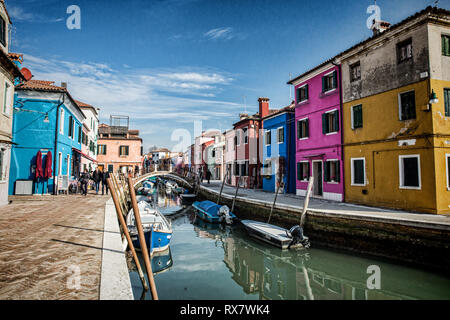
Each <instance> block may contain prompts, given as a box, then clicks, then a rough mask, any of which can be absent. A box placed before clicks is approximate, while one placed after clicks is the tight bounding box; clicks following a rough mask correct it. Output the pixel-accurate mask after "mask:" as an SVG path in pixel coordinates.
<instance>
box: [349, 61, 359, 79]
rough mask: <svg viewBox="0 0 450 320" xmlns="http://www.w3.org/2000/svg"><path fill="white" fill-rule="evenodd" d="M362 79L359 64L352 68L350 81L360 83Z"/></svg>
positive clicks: (353, 65)
mask: <svg viewBox="0 0 450 320" xmlns="http://www.w3.org/2000/svg"><path fill="white" fill-rule="evenodd" d="M360 79H361V63H360V62H357V63H355V64H352V65H351V66H350V81H351V82H353V81H358V80H360Z"/></svg>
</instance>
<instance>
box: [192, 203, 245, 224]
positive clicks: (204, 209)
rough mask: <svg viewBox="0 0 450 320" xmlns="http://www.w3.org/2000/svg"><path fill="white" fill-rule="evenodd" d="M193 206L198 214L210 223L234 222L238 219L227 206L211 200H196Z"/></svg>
mask: <svg viewBox="0 0 450 320" xmlns="http://www.w3.org/2000/svg"><path fill="white" fill-rule="evenodd" d="M192 206H193V207H194V208H195V209H196V214H197V216H198V217H199V218H200V219H203V220H205V221H207V222H210V223H224V222H225V223H227V224H232V223H233V222H234V220H236V219H237V217H236V216H235V215H234V214H233V213H232V212H230V209H229V208H228V207H227V206H221V205H219V204H217V203H214V202H212V201H209V200H205V201H202V202H199V201H196V202H194V204H193V205H192Z"/></svg>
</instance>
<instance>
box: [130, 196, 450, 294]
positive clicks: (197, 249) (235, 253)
mask: <svg viewBox="0 0 450 320" xmlns="http://www.w3.org/2000/svg"><path fill="white" fill-rule="evenodd" d="M156 195H157V199H155V200H156V201H157V202H156V203H158V206H160V208H161V210H167V211H168V212H172V214H171V216H170V217H169V219H171V221H172V227H173V230H174V234H173V238H172V240H171V250H170V251H169V254H170V258H168V257H166V258H163V257H158V259H159V261H160V264H161V265H164V263H167V261H169V260H170V261H171V263H170V266H169V267H167V268H165V269H164V270H165V271H164V272H161V273H157V274H156V276H155V281H156V284H157V288H158V295H159V297H160V299H223V300H225V299H236V300H242V299H262V300H266V299H268V300H312V299H314V300H326V299H334V300H379V299H388V300H396V299H450V279H449V278H448V277H446V276H443V275H440V274H436V273H433V272H428V271H426V270H420V269H416V268H411V267H406V266H402V265H397V264H393V263H389V262H385V261H379V260H375V259H374V258H367V257H364V256H360V255H356V254H349V253H341V252H336V251H333V250H328V249H327V250H324V249H318V248H314V247H313V248H311V249H308V250H305V249H296V250H290V251H281V250H280V249H278V248H274V247H271V246H268V245H266V244H264V243H261V242H258V241H257V240H255V239H253V238H250V237H249V236H248V235H247V234H246V232H245V230H244V228H243V227H242V226H241V225H239V224H237V225H233V226H224V225H218V224H210V223H207V222H205V221H203V220H201V219H197V218H196V215H195V214H194V211H193V210H191V207H183V206H182V205H181V202H180V201H179V200H177V198H178V197H176V196H175V195H173V196H170V195H167V194H165V193H162V192H157V193H156ZM172 256H173V260H172ZM154 259H155V258H154ZM164 259H166V260H164ZM167 259H169V260H167ZM153 263H154V262H153V261H152V264H153ZM371 265H377V266H379V267H380V269H381V289H380V290H369V289H368V288H367V284H366V282H367V279H368V278H369V276H370V274H368V273H367V268H368V267H369V266H371ZM155 270H156V268H155ZM130 276H131V279H132V283H133V290H134V293H135V297H136V298H137V299H138V298H139V297H140V296H141V293H142V289H141V288H142V287H141V286H140V283H139V278H138V277H137V274H134V275H133V274H131V275H130ZM138 288H139V289H138ZM145 298H146V299H149V298H151V297H149V296H146V297H145Z"/></svg>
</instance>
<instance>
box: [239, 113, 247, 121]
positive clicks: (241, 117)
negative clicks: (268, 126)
mask: <svg viewBox="0 0 450 320" xmlns="http://www.w3.org/2000/svg"><path fill="white" fill-rule="evenodd" d="M245 118H248V113H239V120H244V119H245Z"/></svg>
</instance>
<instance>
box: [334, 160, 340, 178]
mask: <svg viewBox="0 0 450 320" xmlns="http://www.w3.org/2000/svg"><path fill="white" fill-rule="evenodd" d="M335 181H336V182H341V163H340V161H339V160H338V161H336V180H335Z"/></svg>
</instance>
